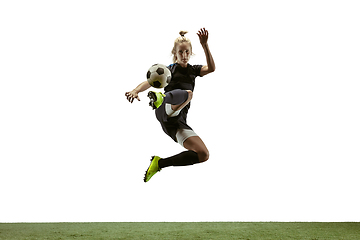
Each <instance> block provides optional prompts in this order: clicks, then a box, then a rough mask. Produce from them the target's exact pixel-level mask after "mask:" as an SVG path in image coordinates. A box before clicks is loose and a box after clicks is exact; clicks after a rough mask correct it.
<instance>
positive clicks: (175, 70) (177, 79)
mask: <svg viewBox="0 0 360 240" xmlns="http://www.w3.org/2000/svg"><path fill="white" fill-rule="evenodd" d="M168 68H169V70H170V72H171V81H170V83H169V85H167V86H166V87H165V88H164V90H165V93H166V92H170V91H171V90H175V89H181V90H191V91H194V88H195V78H196V77H197V76H200V70H201V68H202V65H194V66H192V65H190V64H188V65H187V67H186V68H183V67H181V66H180V65H179V64H178V63H174V64H171V65H169V66H168Z"/></svg>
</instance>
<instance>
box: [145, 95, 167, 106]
mask: <svg viewBox="0 0 360 240" xmlns="http://www.w3.org/2000/svg"><path fill="white" fill-rule="evenodd" d="M148 97H149V98H150V102H149V105H150V106H151V107H152V108H153V109H157V108H158V107H160V106H161V104H162V103H163V101H164V97H165V94H163V93H161V92H153V91H149V93H148Z"/></svg>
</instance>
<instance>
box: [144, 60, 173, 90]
mask: <svg viewBox="0 0 360 240" xmlns="http://www.w3.org/2000/svg"><path fill="white" fill-rule="evenodd" d="M146 77H147V81H148V82H149V84H150V85H151V86H153V87H154V88H164V87H166V86H167V85H168V84H169V82H170V81H171V72H170V70H169V69H168V68H167V67H166V66H165V65H163V64H154V65H152V66H151V67H150V68H149V70H148V71H147V74H146Z"/></svg>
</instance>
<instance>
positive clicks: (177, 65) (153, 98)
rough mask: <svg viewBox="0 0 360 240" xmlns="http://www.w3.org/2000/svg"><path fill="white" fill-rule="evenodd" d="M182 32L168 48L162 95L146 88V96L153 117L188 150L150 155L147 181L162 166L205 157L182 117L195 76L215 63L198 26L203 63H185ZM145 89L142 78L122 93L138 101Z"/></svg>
mask: <svg viewBox="0 0 360 240" xmlns="http://www.w3.org/2000/svg"><path fill="white" fill-rule="evenodd" d="M186 33H187V32H186V31H181V32H180V37H178V38H177V39H176V40H175V42H174V48H173V49H172V54H173V62H174V63H173V64H171V65H169V66H168V68H169V69H170V71H171V74H172V78H171V81H170V83H169V85H168V86H166V87H165V89H164V90H165V94H162V93H158V92H153V91H150V92H149V93H148V97H149V98H150V106H152V107H153V109H155V115H156V118H157V119H158V121H159V122H160V124H161V126H162V129H163V130H164V132H165V133H166V134H167V135H169V136H170V137H171V138H172V139H173V140H174V141H175V142H178V143H179V144H180V145H182V146H183V147H184V148H186V149H187V150H188V151H184V152H181V153H179V154H177V155H174V156H171V157H168V158H160V157H159V156H153V157H152V159H151V163H150V166H149V168H148V169H147V170H146V172H145V177H144V181H145V182H148V181H149V180H150V178H151V177H152V176H154V174H155V173H157V172H158V171H160V170H161V169H163V168H165V167H169V166H187V165H192V164H195V163H201V162H205V161H207V160H208V159H209V151H208V149H207V148H206V146H205V144H204V142H203V141H202V140H201V138H200V137H199V136H198V135H197V134H196V133H195V132H194V131H193V130H192V128H191V127H189V125H187V123H186V117H187V113H188V111H189V108H190V101H191V99H192V96H193V91H194V87H195V78H196V77H197V76H200V77H202V76H205V75H206V74H209V73H211V72H214V71H215V63H214V60H213V58H212V56H211V53H210V50H209V46H208V43H207V41H208V36H209V34H208V31H207V30H206V29H205V28H202V29H200V30H199V31H198V33H197V35H198V36H199V40H200V44H201V46H202V47H203V49H204V52H205V55H206V61H207V65H206V66H202V65H193V66H192V65H190V64H189V63H188V62H189V60H190V56H191V55H192V46H191V42H190V40H189V39H188V38H186V37H185V34H186ZM148 88H150V84H149V83H148V81H144V82H142V83H140V84H139V86H137V87H136V88H135V89H134V90H132V91H131V92H126V93H125V96H126V97H127V99H128V100H129V102H131V103H132V102H133V101H134V99H135V98H136V99H137V100H139V101H140V99H139V96H138V94H139V93H140V92H143V91H145V90H147V89H148Z"/></svg>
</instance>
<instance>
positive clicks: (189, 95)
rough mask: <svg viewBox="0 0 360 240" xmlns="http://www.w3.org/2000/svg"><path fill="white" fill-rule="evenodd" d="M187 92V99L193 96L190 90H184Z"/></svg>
mask: <svg viewBox="0 0 360 240" xmlns="http://www.w3.org/2000/svg"><path fill="white" fill-rule="evenodd" d="M186 91H187V92H188V100H191V99H192V97H193V92H192V91H191V90H186Z"/></svg>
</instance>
